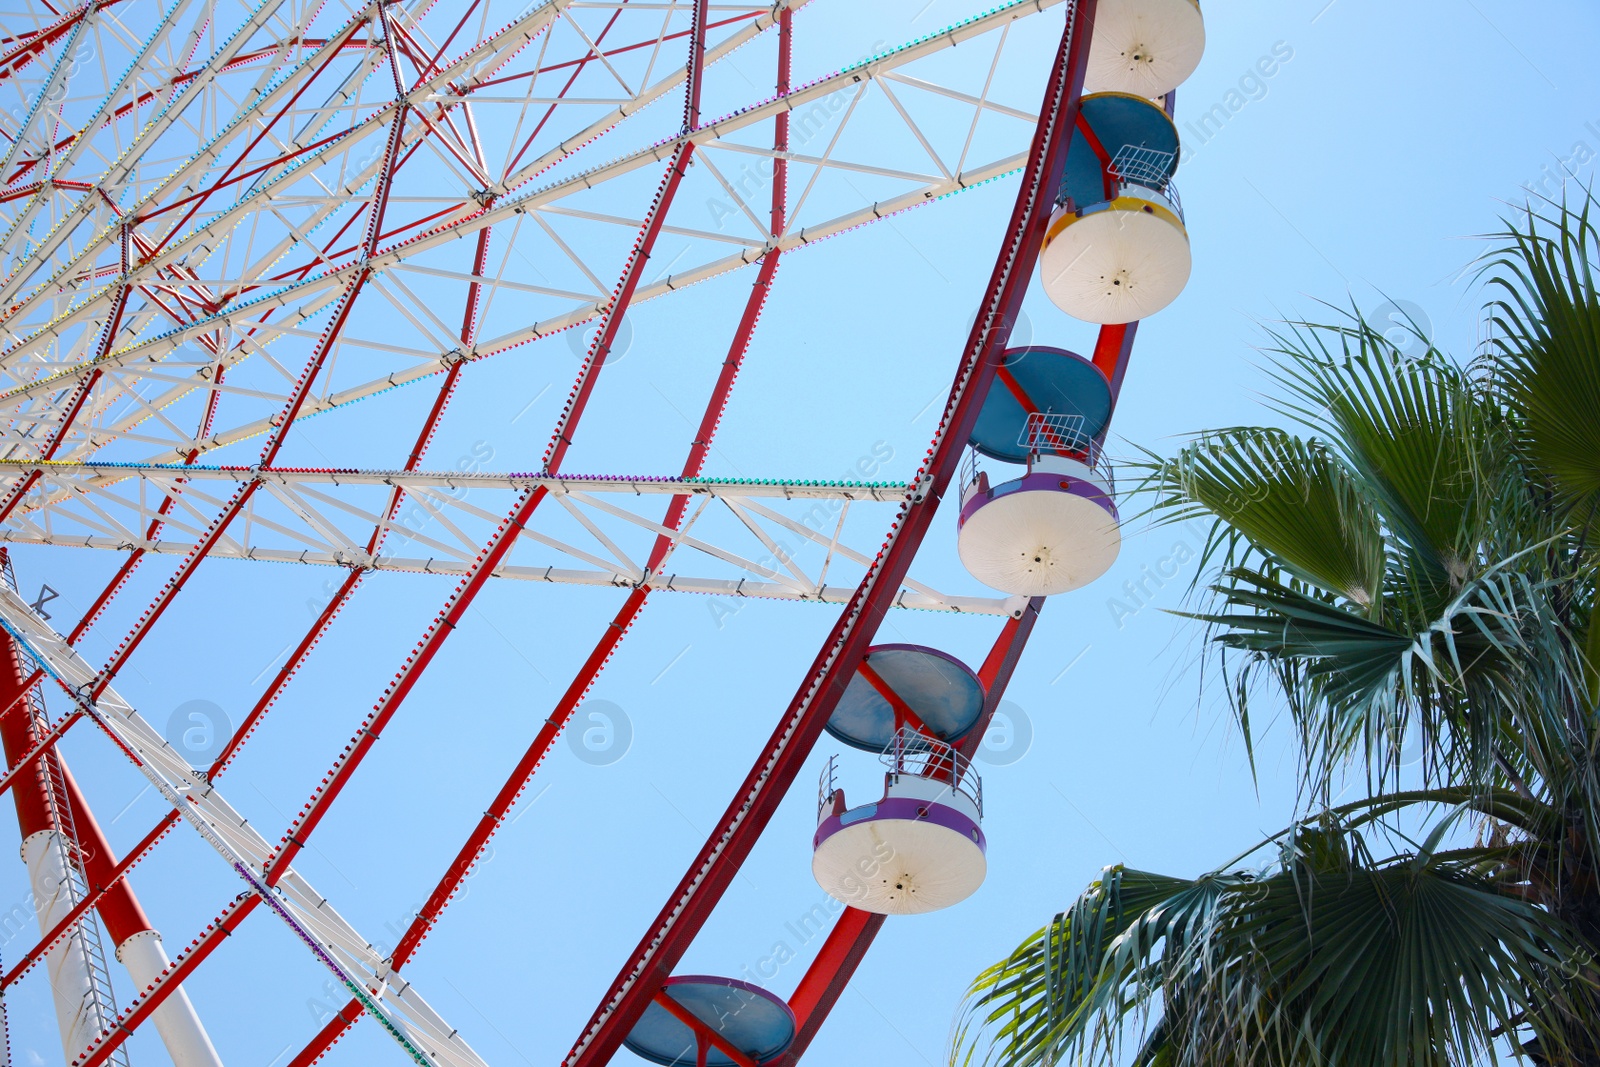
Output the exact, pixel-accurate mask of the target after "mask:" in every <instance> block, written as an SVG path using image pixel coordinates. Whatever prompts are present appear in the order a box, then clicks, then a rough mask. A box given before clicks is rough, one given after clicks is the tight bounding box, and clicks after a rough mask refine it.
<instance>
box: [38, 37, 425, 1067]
mask: <svg viewBox="0 0 1600 1067" xmlns="http://www.w3.org/2000/svg"><path fill="white" fill-rule="evenodd" d="M391 62H393V59H392V57H391ZM405 112H406V107H405V106H404V105H402V106H401V107H400V108H399V110H398V112H397V114H396V116H395V122H394V125H393V126H392V127H391V128H390V131H389V140H388V144H387V146H386V149H385V156H384V163H385V165H384V167H383V169H382V170H381V171H380V178H379V183H378V188H377V191H376V193H377V195H376V196H375V197H374V201H373V210H372V212H371V213H370V214H369V217H368V225H367V238H366V242H365V249H366V253H367V255H368V256H369V257H370V256H371V254H372V251H373V249H374V248H375V246H376V244H377V241H378V238H379V234H380V231H381V228H382V225H383V215H384V210H385V208H386V206H387V204H388V198H389V191H390V189H391V187H392V185H393V178H394V173H395V170H396V167H395V157H396V155H397V153H398V151H399V147H400V140H401V134H402V127H403V125H404V120H405ZM368 277H370V271H369V270H367V269H365V268H363V269H362V270H361V271H358V272H357V273H356V275H355V277H354V278H353V279H352V280H351V283H350V285H349V286H348V287H347V288H346V289H345V291H344V293H343V294H342V295H341V296H340V298H339V300H338V302H337V303H336V304H335V306H334V311H333V314H332V316H331V317H330V319H329V323H328V326H327V327H326V329H325V330H324V332H323V334H322V336H321V337H320V338H319V339H318V342H317V345H316V347H315V349H314V350H313V353H312V357H311V359H310V360H309V361H308V362H307V365H306V368H305V369H304V370H303V371H302V372H301V375H300V378H299V379H298V380H297V381H296V383H295V387H294V389H293V390H292V391H291V393H290V396H289V402H288V404H287V405H286V406H285V408H284V411H283V412H282V413H281V414H280V416H279V421H278V423H277V426H276V427H275V428H274V430H273V432H272V433H271V434H269V436H268V439H267V443H266V445H265V447H264V448H263V449H262V453H261V457H260V461H259V462H260V465H261V466H268V465H270V464H271V462H272V459H273V458H274V457H275V456H276V455H277V454H278V452H279V450H280V449H281V448H282V447H283V442H284V438H285V437H286V436H287V434H288V431H289V428H290V427H291V426H292V425H293V424H294V420H295V416H296V415H297V414H298V413H299V410H300V407H301V406H302V405H303V404H304V402H305V398H306V397H307V396H308V395H309V393H310V390H311V385H312V383H313V382H314V381H315V380H316V378H317V376H318V374H319V373H320V371H321V369H322V365H323V363H324V362H325V361H326V358H327V356H328V353H329V352H330V351H332V349H333V346H334V344H335V343H336V342H337V340H338V337H339V334H340V331H341V330H342V329H343V327H344V323H345V322H346V321H347V320H348V318H349V315H350V310H351V308H352V306H353V305H354V303H355V299H356V297H357V296H358V295H359V294H360V291H361V289H362V287H363V285H364V284H365V282H366V280H367V279H368ZM260 484H261V483H260V482H254V481H253V482H249V483H246V484H245V485H244V486H242V487H240V489H239V491H238V492H237V493H236V494H235V495H234V497H233V499H232V500H230V501H229V503H228V504H227V505H226V506H225V507H224V508H223V511H222V513H221V514H220V515H219V516H218V517H217V519H216V520H214V521H213V523H212V525H211V526H210V527H209V528H208V529H207V531H206V533H205V534H204V535H203V536H202V538H201V539H200V541H199V542H198V543H197V544H196V545H195V547H194V548H193V549H192V550H191V551H190V553H189V555H188V556H187V557H185V559H184V561H183V563H182V564H181V565H180V566H179V568H178V571H177V573H176V574H174V575H173V577H172V578H171V579H169V580H168V582H167V584H166V585H165V586H164V587H163V588H162V590H161V592H160V593H159V594H157V597H156V600H155V601H154V602H153V603H152V604H151V605H150V607H148V608H146V609H145V613H144V615H143V616H141V617H140V619H139V622H138V623H136V624H135V626H134V629H133V630H132V631H130V632H129V634H128V635H127V636H126V637H124V638H123V641H122V644H120V645H119V646H118V647H117V650H116V651H115V652H114V653H113V654H112V657H111V659H110V661H108V662H107V664H106V666H105V667H104V668H102V670H101V672H100V674H99V676H98V679H97V681H96V682H95V684H94V685H93V687H92V688H91V689H90V692H89V694H88V696H89V699H91V700H93V699H95V698H96V697H98V696H99V695H100V694H101V693H103V692H104V691H105V689H106V687H107V686H109V685H110V684H111V680H112V678H113V677H114V676H115V675H116V671H117V669H118V668H119V667H120V666H121V665H122V664H123V663H125V662H126V661H127V658H128V656H129V655H131V654H132V652H133V650H134V649H135V648H137V647H138V645H139V643H140V642H141V641H142V640H143V638H144V637H145V635H147V634H148V633H149V632H150V629H151V627H152V626H153V625H154V624H155V622H156V620H157V619H158V618H160V616H161V614H162V613H163V612H164V611H165V610H166V608H167V607H168V606H169V605H170V604H171V602H172V599H173V598H174V597H175V596H176V595H177V593H178V591H179V590H180V589H182V588H183V584H184V582H185V581H186V580H187V579H188V577H189V576H190V575H191V574H192V573H193V572H194V570H195V568H196V567H198V566H199V564H200V561H201V560H203V559H205V558H206V556H207V555H208V554H209V552H210V550H211V548H212V546H213V545H215V544H216V542H217V540H218V539H220V538H221V536H222V532H223V531H224V530H225V529H226V528H227V526H228V524H229V523H230V522H232V521H233V519H234V518H235V517H236V516H237V515H238V514H239V513H240V512H241V511H242V510H243V509H244V506H245V504H246V503H247V502H248V501H249V499H250V497H251V496H252V495H253V494H254V492H255V490H256V489H257V488H258V487H259V486H260ZM82 715H83V712H82V709H81V707H79V708H75V710H74V711H73V712H72V713H71V714H70V715H68V716H67V717H66V718H65V719H63V721H62V724H60V725H59V726H58V727H57V728H56V729H54V730H52V731H51V733H52V734H54V735H56V736H57V737H59V734H60V733H62V732H64V731H65V729H66V728H67V727H68V726H70V725H71V724H72V723H73V722H75V721H76V720H77V719H78V718H81V717H82ZM112 740H113V741H116V739H115V738H112ZM51 743H54V742H53V740H52V741H51ZM118 747H119V748H120V747H122V746H121V744H120V743H118ZM123 751H124V752H125V753H126V752H127V750H126V749H125V748H124V749H123ZM127 754H128V755H129V758H133V756H132V754H131V753H127ZM135 762H137V760H135ZM151 837H153V838H156V839H158V838H159V834H158V833H156V832H155V831H152V835H151ZM147 840H150V838H147ZM152 843H153V842H152ZM140 854H141V853H135V854H134V855H140ZM130 858H131V857H130ZM280 876H281V872H280ZM241 899H245V898H241ZM259 902H260V897H258V896H254V895H250V896H249V897H248V902H247V903H246V905H245V906H244V907H243V908H241V909H239V910H238V911H237V913H236V917H235V918H234V920H233V921H232V922H231V923H230V924H229V925H228V926H227V927H226V929H222V930H221V933H220V934H219V933H218V932H217V929H218V928H217V927H216V926H213V927H212V928H210V930H209V932H208V934H207V935H206V937H207V938H216V939H217V940H220V937H221V936H225V935H226V934H227V933H229V932H231V930H232V927H233V926H234V925H237V923H238V922H240V921H243V918H244V916H245V915H247V914H248V913H249V912H250V911H251V910H253V909H254V907H255V904H256V903H259ZM236 903H237V902H236ZM228 914H229V913H228V912H224V915H228ZM219 921H220V920H219ZM214 947H215V944H214V943H213V944H211V945H210V946H209V947H207V948H205V950H204V951H203V952H199V953H197V954H194V955H193V956H192V958H191V957H180V961H178V962H174V964H173V967H172V969H171V970H169V971H168V972H166V975H165V976H164V977H163V980H162V981H161V982H160V983H158V984H157V985H156V986H155V987H153V988H152V989H150V990H147V991H146V993H145V994H144V995H143V996H141V998H140V1001H139V1002H138V1006H137V1009H136V1010H133V1011H131V1012H129V1013H127V1014H126V1015H124V1016H123V1017H122V1018H121V1019H120V1020H119V1022H118V1024H117V1027H116V1029H115V1032H113V1033H111V1034H110V1035H109V1036H108V1037H106V1039H105V1040H104V1042H103V1043H102V1044H101V1045H99V1046H98V1047H97V1048H96V1051H95V1052H94V1053H93V1055H92V1056H91V1057H90V1058H89V1059H88V1060H87V1061H84V1062H82V1063H77V1062H76V1061H75V1063H74V1067H97V1065H98V1064H100V1063H103V1062H105V1059H106V1058H107V1057H109V1056H110V1055H111V1053H112V1052H113V1051H115V1050H116V1049H117V1048H118V1047H120V1046H121V1044H122V1042H123V1041H125V1040H127V1038H128V1035H130V1034H131V1033H132V1032H133V1030H134V1028H136V1027H137V1026H138V1025H139V1024H140V1023H141V1022H142V1021H143V1020H144V1019H146V1018H148V1017H149V1015H150V1013H151V1012H153V1011H155V1009H156V1008H157V1007H159V1006H160V1005H161V1004H162V1002H164V1001H165V1000H166V998H167V996H168V995H169V994H171V992H172V991H173V990H174V989H176V988H177V987H178V985H179V984H181V981H182V978H181V976H180V977H177V978H176V979H174V978H173V976H174V975H176V974H178V972H180V971H181V972H182V973H183V974H187V973H188V971H190V970H193V968H194V967H196V966H198V965H199V963H200V961H201V960H203V959H204V958H205V956H206V955H208V954H209V953H210V951H211V948H214Z"/></svg>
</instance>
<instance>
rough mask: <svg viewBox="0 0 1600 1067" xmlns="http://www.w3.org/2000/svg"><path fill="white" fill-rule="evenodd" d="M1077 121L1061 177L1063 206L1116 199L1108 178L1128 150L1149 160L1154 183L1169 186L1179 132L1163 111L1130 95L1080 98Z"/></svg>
mask: <svg viewBox="0 0 1600 1067" xmlns="http://www.w3.org/2000/svg"><path fill="white" fill-rule="evenodd" d="M1080 116H1081V117H1080V119H1079V122H1078V125H1077V128H1076V129H1075V130H1073V132H1072V146H1071V147H1070V148H1069V149H1068V150H1067V162H1066V169H1065V171H1064V172H1063V173H1062V179H1061V196H1060V199H1061V201H1062V202H1065V201H1067V200H1071V201H1072V202H1073V203H1075V204H1077V205H1079V206H1084V205H1088V204H1098V203H1103V202H1104V201H1106V200H1110V199H1112V198H1114V197H1115V195H1116V188H1115V182H1116V179H1115V177H1108V175H1107V173H1106V172H1107V170H1108V169H1110V166H1111V163H1112V162H1113V161H1114V160H1115V159H1116V158H1117V156H1118V155H1119V154H1121V153H1125V152H1127V151H1129V150H1131V149H1143V150H1144V151H1146V152H1148V153H1149V154H1150V159H1151V161H1152V164H1153V165H1152V167H1151V168H1150V170H1151V173H1150V176H1151V177H1152V178H1153V179H1154V180H1156V181H1160V182H1168V181H1171V180H1172V176H1173V174H1174V172H1176V171H1177V169H1178V128H1177V126H1175V125H1174V124H1173V122H1172V119H1171V118H1170V117H1169V116H1168V115H1167V113H1166V111H1164V110H1163V109H1162V108H1160V107H1159V106H1157V105H1156V104H1154V103H1151V102H1150V101H1149V100H1147V99H1145V98H1144V97H1142V96H1135V95H1133V94H1131V93H1097V94H1095V95H1094V96H1086V97H1084V98H1083V107H1082V110H1081V112H1080Z"/></svg>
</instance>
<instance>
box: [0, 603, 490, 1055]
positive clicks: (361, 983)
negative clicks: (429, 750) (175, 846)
mask: <svg viewBox="0 0 1600 1067" xmlns="http://www.w3.org/2000/svg"><path fill="white" fill-rule="evenodd" d="M0 626H3V627H4V628H5V629H6V631H7V632H9V633H10V634H11V636H12V637H13V638H14V639H15V640H16V641H18V642H19V643H21V644H22V645H23V646H25V647H26V648H27V649H28V651H29V652H31V653H32V654H33V656H34V658H35V659H36V660H37V662H38V663H39V664H40V665H41V666H42V667H43V668H44V669H45V670H46V671H47V672H48V673H49V675H50V676H51V677H52V678H53V679H54V680H55V681H56V682H57V683H58V684H59V685H60V686H61V688H62V689H63V690H64V691H65V692H66V693H67V694H68V696H69V697H70V698H71V699H72V700H73V702H74V704H75V705H76V711H75V712H74V713H73V714H82V715H84V716H87V717H88V718H90V719H92V720H93V721H94V722H95V724H96V725H97V726H99V727H100V729H101V730H102V731H104V732H105V734H106V735H107V736H108V737H109V738H110V739H111V741H112V743H113V744H115V745H116V746H117V747H118V748H119V749H120V750H121V751H122V752H123V754H124V755H126V756H127V757H128V758H129V760H131V761H132V762H133V764H134V765H135V766H136V767H138V768H139V771H140V773H142V774H143V775H144V776H145V778H146V779H147V780H149V782H150V783H151V784H152V785H153V786H155V788H156V790H157V791H158V792H160V793H161V795H162V796H163V797H164V798H165V799H166V800H167V802H168V803H169V804H171V805H172V806H173V808H174V809H175V810H177V811H178V812H179V813H180V814H181V815H182V817H183V818H184V819H185V820H186V821H187V822H189V824H190V825H191V826H193V827H194V828H195V830H196V832H198V833H199V834H200V836H201V837H202V838H204V839H205V841H206V843H207V844H209V845H211V847H212V848H213V849H215V850H216V852H217V853H218V854H219V855H220V856H221V857H222V859H223V861H224V862H225V863H227V864H228V865H229V866H230V867H232V868H233V870H234V871H235V872H236V873H237V874H238V875H239V876H240V877H241V878H242V879H244V881H245V882H246V884H247V886H248V890H247V893H248V894H252V895H255V896H258V897H260V898H261V900H262V901H263V902H264V903H265V904H266V905H267V907H268V909H269V910H271V911H272V912H273V913H274V914H276V915H277V916H278V918H279V919H280V920H281V921H283V922H284V924H285V925H286V926H288V927H289V928H290V930H291V931H292V932H293V933H294V934H295V936H296V937H298V938H299V939H301V940H303V941H305V942H306V944H307V946H308V947H309V948H310V949H311V951H312V953H313V955H315V956H316V957H317V958H318V960H319V961H320V962H321V963H322V964H323V965H324V966H325V967H327V968H328V969H329V970H331V971H332V972H333V973H334V975H335V977H336V978H337V979H338V980H339V982H340V983H341V984H343V985H345V986H346V987H347V988H349V989H350V990H351V992H352V993H353V994H354V995H355V996H357V997H358V998H359V999H361V1000H362V1002H363V1004H364V1006H365V1007H366V1008H367V1010H368V1011H371V1012H372V1013H373V1014H374V1015H375V1016H376V1017H378V1018H380V1019H382V1020H383V1021H384V1024H385V1028H386V1029H387V1030H388V1031H389V1032H390V1034H391V1035H392V1036H393V1037H394V1038H395V1040H396V1041H397V1042H398V1043H399V1044H400V1045H401V1047H403V1048H405V1049H406V1050H407V1051H408V1052H409V1053H410V1054H411V1055H412V1057H413V1059H415V1060H416V1061H417V1062H418V1063H421V1064H424V1065H427V1067H486V1065H484V1061H483V1060H482V1059H481V1058H480V1057H479V1056H478V1055H477V1053H476V1052H474V1051H473V1050H472V1048H471V1046H469V1045H468V1044H467V1042H466V1040H465V1039H464V1038H462V1037H461V1035H460V1033H459V1032H458V1031H457V1030H456V1029H455V1028H454V1027H452V1026H451V1025H450V1024H449V1023H447V1022H446V1021H445V1020H444V1019H443V1018H442V1017H441V1016H440V1015H439V1014H438V1013H437V1012H436V1011H434V1010H433V1008H432V1007H430V1006H429V1004H428V1003H427V1001H426V1000H424V999H423V997H422V995H421V994H420V993H419V992H417V990H416V988H415V987H414V986H413V985H412V984H411V983H410V982H409V980H408V981H404V982H401V983H398V984H393V985H392V984H391V983H390V981H389V977H388V966H387V964H386V963H385V962H384V960H383V959H382V958H381V957H380V956H379V954H378V952H377V950H376V949H375V948H374V947H373V944H372V943H371V942H370V941H368V940H367V939H366V938H364V937H362V936H361V935H360V934H359V933H358V932H357V931H356V930H355V928H354V927H352V926H351V925H350V924H349V923H348V922H347V921H346V920H345V919H344V917H343V916H341V915H340V914H339V913H338V912H337V911H335V910H334V908H333V906H332V904H330V903H329V901H328V899H327V898H326V897H324V896H323V895H322V894H321V893H319V892H317V890H316V889H315V888H313V887H312V885H311V883H309V882H308V881H306V880H305V878H304V877H302V876H301V875H300V874H299V873H298V872H296V871H295V870H294V869H293V868H292V867H291V868H289V870H288V871H287V872H286V873H285V874H284V875H283V877H282V878H281V879H280V880H278V881H277V883H276V884H275V885H272V886H269V885H268V884H267V881H266V876H265V874H264V871H265V867H266V865H267V863H268V862H269V861H270V857H271V856H272V855H273V853H274V851H275V850H274V848H273V847H272V846H271V845H270V844H269V843H268V842H267V840H266V839H265V838H263V837H262V836H261V835H260V834H259V833H257V832H256V830H255V828H254V827H252V826H251V825H250V824H249V823H248V821H247V820H246V819H245V818H244V817H243V816H242V815H240V814H239V812H238V811H237V810H236V809H235V808H234V807H233V806H232V805H231V804H229V803H228V802H227V801H226V800H225V799H224V798H223V797H222V795H221V793H219V792H218V791H217V789H216V787H215V786H214V785H212V784H211V783H209V782H207V781H206V780H205V778H204V777H203V776H202V775H200V774H199V773H198V772H196V771H194V770H193V769H192V768H190V766H189V765H188V763H187V762H186V761H185V760H184V759H183V758H182V757H181V756H179V755H178V754H177V752H176V751H175V750H174V749H173V748H172V746H171V745H170V744H169V743H168V742H167V741H166V739H165V738H163V737H162V736H161V734H160V733H159V732H158V731H157V730H156V729H155V728H154V727H153V726H151V725H150V724H149V723H148V722H147V721H146V720H145V719H144V717H143V716H141V715H140V714H139V713H138V711H136V710H135V709H134V708H133V706H132V705H131V704H129V703H128V702H127V701H126V700H124V699H123V698H122V697H120V696H119V695H117V693H116V692H115V690H113V689H111V688H109V687H107V688H106V689H105V690H104V691H103V692H102V693H101V695H100V696H99V697H98V698H97V699H90V698H89V697H88V695H87V694H88V693H89V692H90V690H91V689H92V688H93V686H94V685H95V681H96V673H95V670H94V668H92V667H91V666H90V665H89V664H88V662H87V661H85V660H84V659H83V658H82V657H81V656H80V655H79V654H78V652H77V650H76V649H74V648H72V647H71V646H70V645H68V644H67V642H66V640H65V639H64V638H63V637H61V635H59V634H57V633H56V632H55V631H54V630H52V629H51V628H50V627H49V626H48V625H47V624H46V623H45V622H44V621H43V620H42V619H40V618H39V617H38V615H37V614H35V613H34V611H33V610H32V609H31V608H30V607H29V606H28V605H27V603H26V602H25V601H23V599H22V598H21V597H19V596H18V595H17V594H16V593H13V592H12V591H11V590H10V589H6V588H0ZM138 1007H139V1005H138V1003H137V1002H136V1003H135V1004H134V1005H132V1006H130V1009H129V1013H130V1014H131V1013H132V1012H134V1011H136V1010H138ZM119 1032H120V1026H118V1027H113V1028H112V1029H111V1030H109V1031H107V1032H106V1034H104V1035H102V1038H101V1041H102V1044H104V1043H106V1042H108V1041H109V1040H111V1039H113V1035H115V1034H117V1033H119ZM119 1040H120V1039H119Z"/></svg>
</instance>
